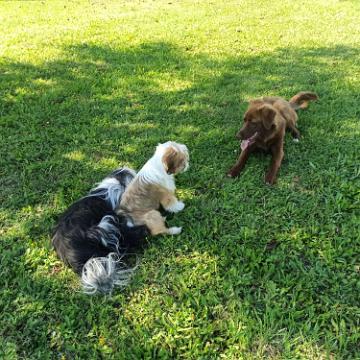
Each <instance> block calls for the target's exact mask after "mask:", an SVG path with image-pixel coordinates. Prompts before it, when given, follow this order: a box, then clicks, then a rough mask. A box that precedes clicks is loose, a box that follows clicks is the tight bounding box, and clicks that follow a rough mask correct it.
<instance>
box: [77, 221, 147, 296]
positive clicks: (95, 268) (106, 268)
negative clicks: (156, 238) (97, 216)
mask: <svg viewBox="0 0 360 360" xmlns="http://www.w3.org/2000/svg"><path fill="white" fill-rule="evenodd" d="M87 235H88V238H89V240H90V241H94V242H97V243H99V245H101V246H102V247H104V248H106V249H108V251H106V253H107V256H100V257H93V258H90V259H89V260H88V261H87V262H86V263H85V264H84V266H83V267H82V271H81V282H82V286H83V290H84V292H85V293H87V294H95V293H97V292H100V293H110V292H111V291H112V290H113V288H114V287H116V286H119V287H124V286H126V285H127V284H128V283H129V281H130V278H131V276H132V275H133V273H134V271H135V269H136V268H137V266H138V265H137V264H136V265H135V266H133V267H128V266H127V265H126V264H125V263H124V261H123V260H122V259H123V257H124V256H125V252H124V250H122V249H121V248H120V239H122V240H123V241H122V245H125V246H136V245H139V243H140V242H141V241H142V240H143V239H144V238H145V236H146V235H147V229H146V227H144V226H131V227H129V226H128V225H123V226H122V225H121V224H119V222H118V221H117V219H116V218H115V217H114V216H112V215H106V216H104V217H103V218H102V220H101V221H100V223H99V224H98V225H97V226H96V227H93V228H90V229H89V230H88V234H87ZM125 239H126V241H125ZM106 253H105V254H106ZM105 254H104V255H105Z"/></svg>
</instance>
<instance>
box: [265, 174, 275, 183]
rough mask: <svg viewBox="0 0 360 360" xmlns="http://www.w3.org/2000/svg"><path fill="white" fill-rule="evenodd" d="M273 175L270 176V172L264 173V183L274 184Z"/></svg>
mask: <svg viewBox="0 0 360 360" xmlns="http://www.w3.org/2000/svg"><path fill="white" fill-rule="evenodd" d="M275 181H276V179H275V177H274V176H272V175H271V174H266V176H265V184H267V185H274V184H275Z"/></svg>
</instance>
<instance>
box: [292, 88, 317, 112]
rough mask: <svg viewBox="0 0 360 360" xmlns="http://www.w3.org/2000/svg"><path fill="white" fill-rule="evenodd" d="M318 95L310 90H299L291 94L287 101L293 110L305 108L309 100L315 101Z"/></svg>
mask: <svg viewBox="0 0 360 360" xmlns="http://www.w3.org/2000/svg"><path fill="white" fill-rule="evenodd" d="M317 99H318V96H317V95H316V94H315V93H313V92H310V91H301V92H299V93H297V94H296V95H295V96H293V97H292V98H291V99H290V100H289V103H290V105H291V107H292V108H293V109H294V110H297V109H305V108H307V106H308V104H309V101H315V100H317Z"/></svg>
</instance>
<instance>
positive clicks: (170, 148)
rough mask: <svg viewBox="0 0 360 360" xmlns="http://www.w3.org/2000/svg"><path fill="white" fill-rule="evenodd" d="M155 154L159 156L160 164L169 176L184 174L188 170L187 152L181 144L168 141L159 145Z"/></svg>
mask: <svg viewBox="0 0 360 360" xmlns="http://www.w3.org/2000/svg"><path fill="white" fill-rule="evenodd" d="M156 152H157V153H158V154H159V155H160V156H161V162H162V164H163V166H164V168H165V171H166V172H167V173H168V174H169V175H170V174H178V173H180V172H184V171H186V170H187V169H188V168H189V151H188V148H187V147H186V146H185V145H183V144H179V143H176V142H174V141H168V142H166V143H164V144H159V145H158V147H157V148H156Z"/></svg>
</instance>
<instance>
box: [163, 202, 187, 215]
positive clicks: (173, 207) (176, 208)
mask: <svg viewBox="0 0 360 360" xmlns="http://www.w3.org/2000/svg"><path fill="white" fill-rule="evenodd" d="M184 207H185V204H184V203H183V202H182V201H177V202H176V203H175V204H173V205H171V206H169V207H167V208H166V209H165V210H167V211H169V212H172V213H178V212H179V211H181V210H184Z"/></svg>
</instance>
